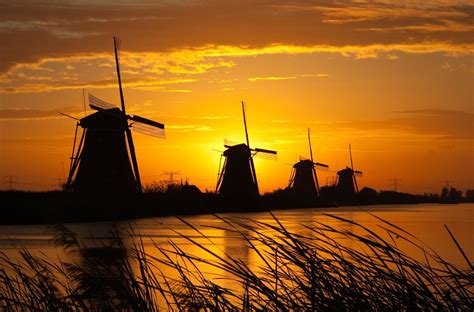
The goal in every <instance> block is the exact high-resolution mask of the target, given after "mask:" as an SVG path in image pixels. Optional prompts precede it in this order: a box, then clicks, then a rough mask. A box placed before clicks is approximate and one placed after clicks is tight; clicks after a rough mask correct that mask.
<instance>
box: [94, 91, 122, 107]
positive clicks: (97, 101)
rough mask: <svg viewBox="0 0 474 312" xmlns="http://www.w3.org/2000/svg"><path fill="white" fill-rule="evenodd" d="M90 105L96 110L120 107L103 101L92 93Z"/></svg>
mask: <svg viewBox="0 0 474 312" xmlns="http://www.w3.org/2000/svg"><path fill="white" fill-rule="evenodd" d="M89 106H90V108H92V109H95V110H103V109H111V108H118V107H117V106H116V105H114V104H111V103H108V102H106V101H103V100H101V99H99V98H98V97H96V96H94V95H92V94H90V93H89Z"/></svg>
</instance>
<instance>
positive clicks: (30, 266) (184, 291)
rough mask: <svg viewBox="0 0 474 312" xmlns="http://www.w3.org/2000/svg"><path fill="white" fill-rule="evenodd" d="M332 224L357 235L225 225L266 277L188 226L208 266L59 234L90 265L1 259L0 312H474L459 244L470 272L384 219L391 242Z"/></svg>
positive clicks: (176, 252) (172, 249) (192, 257)
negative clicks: (421, 257) (407, 248)
mask: <svg viewBox="0 0 474 312" xmlns="http://www.w3.org/2000/svg"><path fill="white" fill-rule="evenodd" d="M328 216H329V217H331V218H335V219H338V220H339V221H341V222H343V223H345V224H347V225H351V226H352V228H353V229H354V228H357V229H358V230H357V231H349V230H345V229H344V227H338V228H334V227H331V226H328V225H327V224H323V223H320V222H313V224H312V225H311V226H307V227H306V231H305V233H309V234H305V235H302V234H298V233H292V232H290V231H289V230H287V228H286V227H285V226H284V225H283V224H282V223H281V222H280V220H278V219H277V218H274V222H273V223H264V222H258V221H253V220H247V219H243V218H229V217H226V218H222V217H218V216H216V218H220V219H221V220H222V221H223V223H224V224H225V229H226V230H227V231H229V229H230V230H231V231H233V232H234V234H235V235H239V236H240V237H241V238H242V239H243V240H244V241H245V242H246V244H248V246H249V248H250V249H251V250H252V252H253V253H255V255H257V257H258V259H259V261H258V263H259V266H258V268H256V267H253V266H249V265H248V264H247V263H245V262H244V261H242V260H241V259H238V258H233V257H231V256H230V255H227V254H225V253H224V252H217V251H215V250H216V249H215V248H212V244H213V242H212V240H211V239H210V238H208V237H206V235H205V234H204V233H202V232H201V231H200V230H199V229H198V228H197V227H195V226H194V225H193V224H190V223H187V221H185V220H183V219H182V222H184V223H186V224H187V226H189V227H190V229H193V231H195V233H196V235H193V236H185V235H180V236H181V238H183V239H185V240H186V241H187V242H188V243H190V244H192V245H193V246H195V247H197V248H198V249H199V250H200V252H199V255H201V256H198V255H196V254H190V253H189V252H186V251H185V250H183V248H182V247H181V246H180V245H178V244H176V243H174V242H173V241H170V242H169V244H168V245H167V246H166V247H163V246H160V245H158V244H155V245H154V247H153V249H154V250H153V252H147V251H146V249H145V245H144V242H143V239H142V237H141V236H140V235H139V234H137V233H133V235H134V236H135V237H139V239H138V241H135V243H133V244H131V245H130V246H127V245H126V244H125V243H124V240H123V239H122V236H121V235H120V232H119V231H117V230H113V231H111V235H110V236H111V239H110V242H108V243H107V244H105V245H103V246H101V247H93V248H92V247H87V246H85V244H84V243H83V242H81V241H80V240H79V239H78V238H77V237H76V235H75V234H74V233H73V232H71V231H69V230H68V229H67V228H65V227H63V226H57V227H55V228H54V231H55V233H56V242H57V243H58V244H61V245H62V246H64V247H65V248H67V249H68V250H73V251H75V252H80V253H81V255H82V259H86V260H84V261H80V262H75V263H74V262H72V263H71V262H70V263H64V262H59V264H58V263H57V262H53V261H51V260H48V259H46V258H39V257H34V256H33V255H31V253H29V252H28V251H27V250H23V251H22V252H21V258H22V261H20V262H19V263H15V262H13V261H12V260H11V259H9V258H8V257H6V256H5V254H1V256H0V310H5V311H16V310H64V311H69V310H71V311H76V310H134V311H155V310H158V309H160V308H163V307H164V308H167V309H173V310H200V309H202V310H213V311H220V310H244V311H252V310H349V309H350V310H466V311H472V309H473V307H474V304H473V290H474V287H473V286H474V275H473V268H472V263H471V262H470V260H469V259H468V258H467V256H466V254H465V253H464V251H463V250H462V247H461V246H460V245H459V243H458V242H456V240H455V238H454V236H452V238H453V243H454V242H456V243H455V244H456V246H458V248H459V251H460V253H462V254H463V257H464V259H465V260H466V263H467V266H466V268H461V267H459V266H455V265H453V264H450V263H448V262H447V261H445V260H443V259H442V258H441V257H440V256H439V255H438V254H437V253H436V252H435V251H434V250H432V249H430V248H428V247H427V246H425V245H424V244H423V243H422V242H420V241H419V240H418V239H417V238H416V237H414V236H412V235H410V234H409V233H407V232H406V231H404V230H403V229H401V228H399V227H397V226H396V225H394V224H391V223H389V222H387V221H385V220H382V219H379V222H380V225H379V226H380V228H381V229H382V230H383V232H384V234H383V235H382V234H377V233H376V232H374V231H372V230H371V229H369V228H367V227H365V226H364V225H362V224H358V223H356V222H353V221H351V220H347V219H344V218H342V217H339V216H335V215H328ZM218 229H219V228H218ZM130 231H133V228H132V227H131V228H130ZM450 235H452V234H451V233H450ZM203 240H204V241H207V243H205V244H204V243H202V242H203ZM400 242H403V244H404V245H407V244H408V245H410V248H411V249H415V250H417V251H418V252H420V253H421V254H423V255H424V261H419V260H416V259H415V258H414V257H412V256H410V255H409V254H407V253H405V252H403V251H402V249H401V248H399V245H400ZM210 244H211V245H210ZM147 250H149V249H147ZM203 254H205V255H206V257H202V255H203ZM203 266H206V267H207V268H211V271H215V272H224V275H225V278H226V279H230V280H233V281H234V283H233V284H234V285H240V287H239V289H233V288H230V287H224V286H222V283H220V279H219V278H218V277H216V276H214V275H212V274H208V273H205V271H204V270H203V269H202V268H203ZM171 271H172V272H173V274H170V272H171Z"/></svg>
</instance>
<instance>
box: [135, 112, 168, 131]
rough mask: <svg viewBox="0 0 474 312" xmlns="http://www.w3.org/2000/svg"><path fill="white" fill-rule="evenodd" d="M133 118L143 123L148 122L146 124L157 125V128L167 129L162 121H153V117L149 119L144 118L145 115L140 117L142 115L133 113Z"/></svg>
mask: <svg viewBox="0 0 474 312" xmlns="http://www.w3.org/2000/svg"><path fill="white" fill-rule="evenodd" d="M130 119H131V120H133V121H135V122H139V123H143V124H146V125H149V126H151V127H156V128H160V129H163V130H164V129H165V125H164V124H162V123H159V122H156V121H153V120H151V119H148V118H144V117H140V116H137V115H133V116H131V117H130Z"/></svg>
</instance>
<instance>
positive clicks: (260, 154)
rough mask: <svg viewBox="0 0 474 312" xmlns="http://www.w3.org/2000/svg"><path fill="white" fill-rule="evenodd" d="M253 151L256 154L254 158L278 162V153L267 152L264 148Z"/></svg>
mask: <svg viewBox="0 0 474 312" xmlns="http://www.w3.org/2000/svg"><path fill="white" fill-rule="evenodd" d="M252 151H253V152H254V154H253V157H256V158H260V159H268V160H277V152H276V151H272V150H267V149H263V148H254V149H252Z"/></svg>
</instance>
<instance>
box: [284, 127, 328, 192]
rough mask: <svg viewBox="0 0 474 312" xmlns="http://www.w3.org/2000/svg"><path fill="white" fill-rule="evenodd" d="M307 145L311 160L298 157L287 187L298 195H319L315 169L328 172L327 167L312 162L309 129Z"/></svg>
mask: <svg viewBox="0 0 474 312" xmlns="http://www.w3.org/2000/svg"><path fill="white" fill-rule="evenodd" d="M308 143H309V154H310V156H311V159H301V157H300V161H299V162H297V163H296V164H294V165H293V169H292V170H291V176H290V182H289V185H288V187H289V188H290V189H292V190H294V191H297V192H298V193H304V194H311V195H319V181H318V175H317V169H322V170H328V169H329V166H328V165H325V164H322V163H319V162H314V159H313V149H312V146H311V133H310V130H309V128H308Z"/></svg>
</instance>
